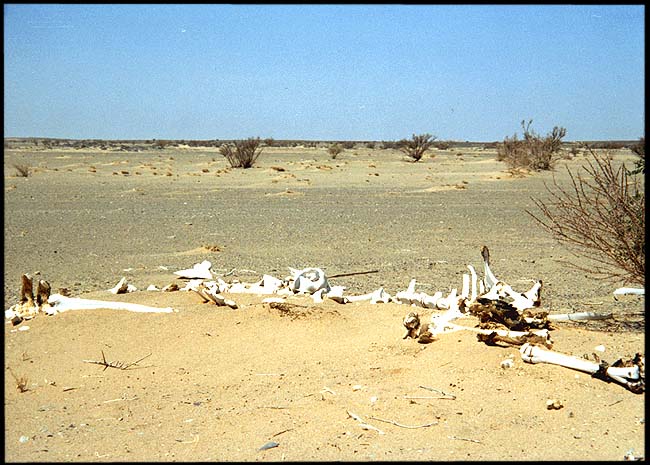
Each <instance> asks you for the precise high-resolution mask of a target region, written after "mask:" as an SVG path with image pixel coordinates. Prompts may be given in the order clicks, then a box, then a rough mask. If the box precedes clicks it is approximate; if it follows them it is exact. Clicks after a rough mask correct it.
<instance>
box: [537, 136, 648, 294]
mask: <svg viewBox="0 0 650 465" xmlns="http://www.w3.org/2000/svg"><path fill="white" fill-rule="evenodd" d="M588 152H589V155H590V156H591V157H590V158H591V159H588V160H587V164H586V165H585V166H583V167H582V169H583V170H584V173H582V174H580V173H579V174H577V175H574V174H573V173H572V172H571V170H569V168H567V171H568V173H569V176H570V178H571V188H570V189H564V188H562V187H560V186H559V185H558V184H557V182H556V180H555V176H554V177H553V188H550V187H549V186H548V185H545V186H546V190H547V191H548V192H549V193H550V200H549V201H547V202H544V201H541V200H538V199H533V201H534V202H535V204H536V205H537V207H538V208H539V212H538V213H537V214H534V213H531V212H530V211H528V210H526V211H527V213H528V214H529V215H531V216H532V217H533V218H534V219H535V220H536V222H537V223H538V224H539V225H541V226H542V228H543V229H545V230H546V231H548V232H550V233H551V234H552V235H553V237H554V238H555V239H556V240H557V241H558V242H560V243H562V244H564V245H567V246H569V248H570V249H571V250H572V251H573V252H574V254H575V255H576V256H582V257H584V258H587V259H588V260H589V261H590V262H591V263H592V266H579V265H576V264H575V263H572V262H568V264H569V265H571V266H573V267H574V268H577V269H579V270H581V271H584V272H585V273H587V274H589V275H591V276H594V277H596V278H600V279H604V280H607V281H617V280H623V281H624V282H626V283H634V284H639V285H641V286H644V285H645V191H644V185H643V184H644V183H643V176H641V175H639V174H631V173H630V172H629V171H628V170H627V168H626V167H625V165H624V164H620V165H619V166H618V167H617V168H616V167H614V165H613V159H612V157H610V156H609V155H608V154H597V153H596V152H595V151H594V150H593V149H591V148H588Z"/></svg>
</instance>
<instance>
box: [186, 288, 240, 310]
mask: <svg viewBox="0 0 650 465" xmlns="http://www.w3.org/2000/svg"><path fill="white" fill-rule="evenodd" d="M195 292H196V293H197V294H199V295H200V296H201V297H203V298H207V299H208V300H211V301H212V302H214V303H215V304H217V305H219V306H227V307H230V308H233V309H236V308H237V303H236V302H235V301H234V300H230V299H226V298H225V297H224V296H223V295H221V293H220V292H219V287H218V285H217V284H216V283H214V284H213V285H212V286H210V287H204V288H203V289H198V290H197V291H195Z"/></svg>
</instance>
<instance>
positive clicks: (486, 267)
mask: <svg viewBox="0 0 650 465" xmlns="http://www.w3.org/2000/svg"><path fill="white" fill-rule="evenodd" d="M481 255H482V256H483V275H484V276H483V284H484V286H485V289H486V290H487V291H489V290H490V289H491V288H492V286H494V285H495V284H496V283H497V282H498V281H499V280H498V279H497V278H496V276H494V274H493V273H492V270H491V269H490V251H489V249H488V248H487V246H485V245H484V246H483V247H482V248H481Z"/></svg>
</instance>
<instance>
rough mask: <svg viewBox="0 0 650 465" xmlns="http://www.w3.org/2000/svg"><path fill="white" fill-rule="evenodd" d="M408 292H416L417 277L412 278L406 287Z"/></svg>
mask: <svg viewBox="0 0 650 465" xmlns="http://www.w3.org/2000/svg"><path fill="white" fill-rule="evenodd" d="M406 293H407V294H415V279H411V281H410V282H409V285H408V287H407V288H406Z"/></svg>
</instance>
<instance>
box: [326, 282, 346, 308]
mask: <svg viewBox="0 0 650 465" xmlns="http://www.w3.org/2000/svg"><path fill="white" fill-rule="evenodd" d="M344 290H345V287H344V286H332V287H331V288H330V290H329V291H328V292H327V298H328V299H332V300H333V301H335V302H338V303H340V304H346V303H348V298H347V297H344V296H343V291H344Z"/></svg>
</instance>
